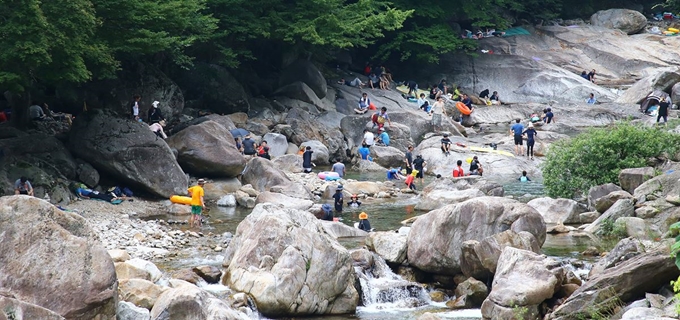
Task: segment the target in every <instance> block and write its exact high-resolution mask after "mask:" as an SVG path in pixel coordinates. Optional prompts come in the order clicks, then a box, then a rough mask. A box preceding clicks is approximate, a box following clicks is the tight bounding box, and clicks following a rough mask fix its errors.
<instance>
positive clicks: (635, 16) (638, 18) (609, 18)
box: [590, 9, 647, 34]
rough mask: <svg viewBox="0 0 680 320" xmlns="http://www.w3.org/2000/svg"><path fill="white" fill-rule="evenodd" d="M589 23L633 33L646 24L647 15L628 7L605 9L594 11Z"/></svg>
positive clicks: (640, 29)
mask: <svg viewBox="0 0 680 320" xmlns="http://www.w3.org/2000/svg"><path fill="white" fill-rule="evenodd" d="M590 24H592V25H594V26H601V27H605V28H609V29H619V30H621V31H623V32H625V33H626V34H635V33H638V32H640V31H642V29H644V28H645V26H646V25H647V17H645V15H643V14H642V13H640V12H638V11H635V10H630V9H607V10H600V11H598V12H595V14H593V15H592V16H591V17H590Z"/></svg>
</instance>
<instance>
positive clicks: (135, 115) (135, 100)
mask: <svg viewBox="0 0 680 320" xmlns="http://www.w3.org/2000/svg"><path fill="white" fill-rule="evenodd" d="M140 100H142V96H140V95H138V94H136V95H134V96H133V97H132V103H131V105H130V114H131V115H132V119H133V120H135V121H139V101H140Z"/></svg>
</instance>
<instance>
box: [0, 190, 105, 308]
mask: <svg viewBox="0 0 680 320" xmlns="http://www.w3.org/2000/svg"><path fill="white" fill-rule="evenodd" d="M0 221H2V223H0V252H2V254H0V291H9V292H11V294H12V295H13V297H14V298H15V299H17V300H20V301H22V302H25V303H28V304H35V305H37V306H40V307H43V308H46V309H48V310H51V311H53V312H55V313H57V314H59V315H61V316H63V317H64V318H67V319H93V318H97V317H98V318H99V319H103V320H113V319H115V314H116V300H117V292H116V291H117V288H118V284H117V281H116V273H115V269H114V266H113V261H112V260H111V257H110V256H109V254H108V253H107V251H106V250H105V249H104V247H102V245H101V244H100V242H99V238H98V236H97V234H96V233H95V232H94V231H93V230H92V229H90V227H89V226H88V222H87V221H85V219H84V218H83V217H81V216H80V215H78V214H76V213H73V212H66V211H62V210H59V209H57V208H56V207H55V206H53V205H51V204H50V203H49V202H47V201H45V200H41V199H38V198H34V197H30V196H25V195H16V196H5V197H0ZM55 253H59V254H60V257H59V258H58V259H55ZM29 275H30V276H29ZM36 319H39V318H36Z"/></svg>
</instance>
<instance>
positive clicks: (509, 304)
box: [482, 247, 564, 319]
mask: <svg viewBox="0 0 680 320" xmlns="http://www.w3.org/2000/svg"><path fill="white" fill-rule="evenodd" d="M563 277H564V274H563V270H562V268H561V267H560V263H559V262H557V261H555V260H553V259H551V258H547V257H546V256H543V255H539V254H536V253H534V252H531V251H527V250H521V249H517V248H512V247H506V248H505V249H503V253H502V254H501V256H500V258H499V260H498V268H497V269H496V274H495V276H494V280H493V285H492V287H491V292H490V293H489V296H488V297H487V298H486V300H484V303H482V316H483V317H484V319H492V318H493V319H512V318H513V317H514V314H513V311H514V310H513V309H514V308H526V310H527V314H525V315H524V317H525V319H534V318H536V317H537V316H538V314H539V313H538V306H539V305H540V304H541V303H543V302H544V301H546V300H548V299H550V298H552V297H553V295H554V294H555V292H556V291H557V289H558V288H559V287H560V284H561V283H562V280H563Z"/></svg>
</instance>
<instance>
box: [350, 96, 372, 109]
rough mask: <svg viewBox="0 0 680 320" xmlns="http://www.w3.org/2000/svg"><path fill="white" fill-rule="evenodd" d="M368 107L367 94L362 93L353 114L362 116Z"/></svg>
mask: <svg viewBox="0 0 680 320" xmlns="http://www.w3.org/2000/svg"><path fill="white" fill-rule="evenodd" d="M370 105H371V99H369V98H368V94H367V93H366V92H364V93H362V94H361V98H359V108H357V109H354V112H355V113H357V114H364V113H366V112H367V111H368V107H369V106H370Z"/></svg>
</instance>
